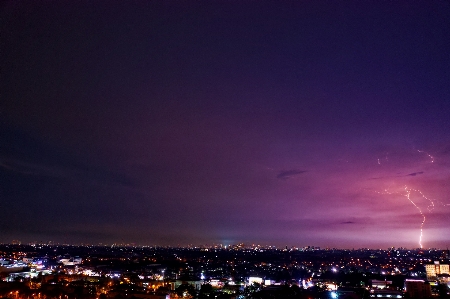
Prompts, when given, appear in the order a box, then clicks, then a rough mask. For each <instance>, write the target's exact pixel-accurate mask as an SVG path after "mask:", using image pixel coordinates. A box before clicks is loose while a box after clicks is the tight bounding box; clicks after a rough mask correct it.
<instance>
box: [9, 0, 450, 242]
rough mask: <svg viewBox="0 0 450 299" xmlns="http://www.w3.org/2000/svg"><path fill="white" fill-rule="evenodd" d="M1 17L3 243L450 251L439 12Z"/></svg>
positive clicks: (97, 5)
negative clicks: (220, 245)
mask: <svg viewBox="0 0 450 299" xmlns="http://www.w3.org/2000/svg"><path fill="white" fill-rule="evenodd" d="M0 20H1V21H0V32H1V41H0V46H1V48H0V69H1V80H0V96H1V100H0V210H1V216H0V242H11V241H12V240H20V241H22V242H23V243H26V242H34V241H36V242H48V241H53V242H59V243H73V244H79V243H91V244H92V243H93V244H98V243H103V244H111V243H135V244H140V245H172V246H176V245H183V246H184V245H188V244H194V245H200V244H218V243H222V244H226V245H227V244H237V243H241V242H243V243H246V244H252V243H254V244H261V245H277V246H286V245H287V246H298V247H302V246H308V245H312V246H321V247H340V248H359V247H369V248H379V247H381V248H387V247H389V246H395V247H408V248H417V247H419V246H420V245H422V246H423V247H424V248H430V247H440V248H444V247H447V246H449V245H450V230H449V227H450V217H449V212H450V196H449V194H450V2H449V1H438V0H436V1H428V0H427V1H345V3H343V1H204V2H203V1H117V2H113V1H89V2H88V1H86V2H82V1H36V2H20V1H9V2H3V4H1V6H0ZM424 217H425V218H424ZM424 219H425V222H424V223H423V224H422V221H423V220H424ZM421 228H422V229H423V233H422V235H423V236H422V239H420V235H421Z"/></svg>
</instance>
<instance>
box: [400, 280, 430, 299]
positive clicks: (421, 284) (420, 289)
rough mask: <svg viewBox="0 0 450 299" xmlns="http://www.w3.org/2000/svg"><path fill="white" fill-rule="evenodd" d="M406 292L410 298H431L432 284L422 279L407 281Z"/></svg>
mask: <svg viewBox="0 0 450 299" xmlns="http://www.w3.org/2000/svg"><path fill="white" fill-rule="evenodd" d="M405 292H406V294H407V295H408V297H409V298H417V299H419V298H420V299H424V298H431V286H430V284H429V283H428V282H426V281H423V280H420V279H406V280H405Z"/></svg>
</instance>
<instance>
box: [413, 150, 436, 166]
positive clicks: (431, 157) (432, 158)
mask: <svg viewBox="0 0 450 299" xmlns="http://www.w3.org/2000/svg"><path fill="white" fill-rule="evenodd" d="M417 151H418V152H419V153H424V154H425V155H427V156H428V157H429V158H430V160H431V163H434V157H433V156H432V155H430V154H429V153H427V152H426V151H421V150H417Z"/></svg>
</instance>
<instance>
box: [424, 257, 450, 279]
mask: <svg viewBox="0 0 450 299" xmlns="http://www.w3.org/2000/svg"><path fill="white" fill-rule="evenodd" d="M425 270H426V271H427V279H428V280H436V278H437V276H438V275H439V274H450V273H449V265H448V264H441V263H439V261H435V262H434V264H426V265H425Z"/></svg>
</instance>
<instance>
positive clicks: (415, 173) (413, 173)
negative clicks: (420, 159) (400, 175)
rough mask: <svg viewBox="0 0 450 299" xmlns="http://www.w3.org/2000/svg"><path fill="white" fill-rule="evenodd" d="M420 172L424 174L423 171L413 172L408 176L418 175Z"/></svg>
mask: <svg viewBox="0 0 450 299" xmlns="http://www.w3.org/2000/svg"><path fill="white" fill-rule="evenodd" d="M418 174H423V171H418V172H412V173H409V174H407V175H406V176H416V175H418Z"/></svg>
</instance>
